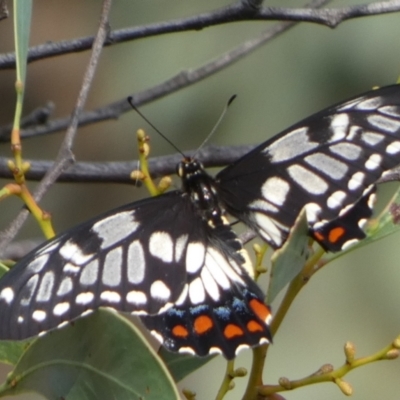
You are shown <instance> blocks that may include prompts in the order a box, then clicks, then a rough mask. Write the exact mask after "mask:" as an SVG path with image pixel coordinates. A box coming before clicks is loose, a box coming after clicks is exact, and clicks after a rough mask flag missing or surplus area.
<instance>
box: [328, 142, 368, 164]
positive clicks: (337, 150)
mask: <svg viewBox="0 0 400 400" xmlns="http://www.w3.org/2000/svg"><path fill="white" fill-rule="evenodd" d="M329 151H331V152H332V153H334V154H336V155H338V156H339V157H342V158H344V159H345V160H357V159H358V158H359V157H360V154H361V151H362V149H361V147H360V146H357V145H356V144H354V143H337V144H333V145H332V146H329Z"/></svg>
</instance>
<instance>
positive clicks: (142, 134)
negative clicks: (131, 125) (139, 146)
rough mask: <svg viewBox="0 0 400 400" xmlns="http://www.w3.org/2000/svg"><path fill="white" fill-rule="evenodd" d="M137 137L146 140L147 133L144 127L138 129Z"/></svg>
mask: <svg viewBox="0 0 400 400" xmlns="http://www.w3.org/2000/svg"><path fill="white" fill-rule="evenodd" d="M136 137H137V138H138V140H140V141H144V140H145V139H146V133H145V132H144V130H143V129H138V130H137V131H136Z"/></svg>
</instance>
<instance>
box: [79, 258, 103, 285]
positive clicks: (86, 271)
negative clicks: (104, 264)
mask: <svg viewBox="0 0 400 400" xmlns="http://www.w3.org/2000/svg"><path fill="white" fill-rule="evenodd" d="M98 274H99V260H97V259H95V260H93V261H90V263H89V264H87V265H86V266H85V267H84V268H83V270H82V273H81V276H80V278H79V282H80V283H81V284H82V285H86V286H88V285H93V284H94V283H95V282H97V279H98Z"/></svg>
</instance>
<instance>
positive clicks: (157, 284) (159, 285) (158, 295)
mask: <svg viewBox="0 0 400 400" xmlns="http://www.w3.org/2000/svg"><path fill="white" fill-rule="evenodd" d="M150 295H151V297H152V298H153V299H160V300H163V301H165V300H169V298H170V297H171V290H170V289H169V288H168V287H167V285H166V284H165V283H164V282H162V281H160V280H157V281H154V282H153V283H152V284H151V286H150Z"/></svg>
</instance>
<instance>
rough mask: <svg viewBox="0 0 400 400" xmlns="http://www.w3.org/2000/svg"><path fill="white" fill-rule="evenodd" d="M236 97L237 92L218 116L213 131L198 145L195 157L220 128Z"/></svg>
mask: <svg viewBox="0 0 400 400" xmlns="http://www.w3.org/2000/svg"><path fill="white" fill-rule="evenodd" d="M235 99H236V94H234V95H233V96H232V97H231V98H230V99H229V100H228V102H227V103H226V105H225V107H224V109H223V110H222V113H221V115H220V117H219V118H218V121H217V122H216V124H215V125H214V127H213V128H212V129H211V132H210V133H209V134H208V135H207V136H206V138H205V139H204V140H203V143H202V144H201V145H200V146H199V147H198V149H197V150H196V153H195V154H194V156H193V158H196V156H197V154H198V153H199V151H200V150H201V149H202V148H203V147H204V145H205V144H206V143H207V142H208V141H209V139H210V137H211V136H212V135H214V133H215V131H216V130H217V129H218V127H219V125H220V123H221V122H222V120H223V119H224V117H225V114H226V112H227V111H228V108H229V106H230V105H231V104H232V102H233V100H235Z"/></svg>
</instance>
